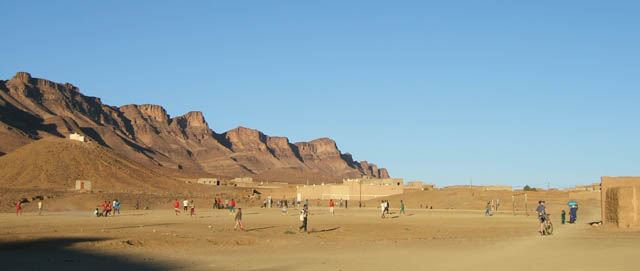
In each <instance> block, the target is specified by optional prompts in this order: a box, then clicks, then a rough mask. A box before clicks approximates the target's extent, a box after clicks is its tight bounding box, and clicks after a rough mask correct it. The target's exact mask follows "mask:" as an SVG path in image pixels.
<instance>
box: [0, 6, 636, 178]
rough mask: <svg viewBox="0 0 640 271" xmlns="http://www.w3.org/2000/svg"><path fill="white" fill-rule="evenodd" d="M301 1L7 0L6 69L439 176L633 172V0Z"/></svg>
mask: <svg viewBox="0 0 640 271" xmlns="http://www.w3.org/2000/svg"><path fill="white" fill-rule="evenodd" d="M228 2H232V3H228ZM238 2H242V3H238ZM302 2H308V1H201V2H198V1H3V2H2V3H0V10H2V14H3V18H2V23H0V26H1V29H2V41H1V42H0V61H1V62H0V63H2V64H1V65H0V78H3V79H8V78H10V77H11V76H13V75H14V74H15V72H17V71H27V72H30V73H32V74H33V76H35V77H42V78H47V79H51V80H54V81H58V82H70V83H73V84H74V85H76V86H78V87H80V90H81V92H83V93H84V94H87V95H91V96H99V97H101V98H102V100H103V102H105V103H107V104H110V105H116V106H119V105H124V104H130V103H137V104H142V103H154V104H160V105H162V106H164V107H165V108H166V109H167V111H168V112H169V114H171V115H172V116H176V115H182V114H184V113H186V112H188V111H192V110H199V111H202V112H204V114H205V117H206V119H207V121H208V122H209V125H210V126H211V127H212V128H213V129H214V130H215V131H216V132H219V133H221V132H224V131H226V130H229V129H232V128H234V127H236V126H239V125H242V126H246V127H250V128H255V129H259V130H261V131H263V132H265V133H266V134H268V135H274V136H288V137H289V139H290V140H291V141H293V142H295V141H308V140H312V139H315V138H319V137H331V138H333V139H335V140H336V141H337V142H338V146H339V148H340V149H341V150H342V151H343V152H351V153H353V154H354V157H355V158H356V159H357V160H368V161H370V162H374V163H377V164H378V165H380V166H384V167H387V168H388V169H389V170H390V173H391V175H392V176H395V177H403V178H405V180H414V179H417V180H423V181H425V182H430V183H436V184H437V185H439V186H443V185H452V184H466V183H468V182H469V178H470V177H473V182H474V184H476V183H477V184H493V183H496V184H513V185H524V184H533V185H537V186H542V185H543V184H546V183H547V182H548V181H550V182H551V185H552V186H556V187H565V186H569V185H574V184H584V183H590V182H593V181H597V180H598V179H599V177H600V176H602V175H613V176H616V175H640V142H639V140H640V127H639V125H638V124H639V122H638V119H639V118H638V117H639V116H640V16H638V14H640V2H639V1H401V2H395V1H321V2H322V3H312V4H311V3H302ZM517 2H520V3H517ZM614 2H615V3H614Z"/></svg>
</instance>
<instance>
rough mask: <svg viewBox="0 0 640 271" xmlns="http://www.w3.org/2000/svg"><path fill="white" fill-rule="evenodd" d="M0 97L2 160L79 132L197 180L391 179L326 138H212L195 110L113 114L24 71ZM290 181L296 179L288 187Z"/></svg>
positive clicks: (233, 133)
mask: <svg viewBox="0 0 640 271" xmlns="http://www.w3.org/2000/svg"><path fill="white" fill-rule="evenodd" d="M0 90H1V91H0V122H2V124H3V125H4V126H6V127H7V128H6V129H16V130H17V131H20V132H18V133H11V137H7V138H10V139H8V140H11V141H12V142H15V144H0V148H3V149H0V152H2V153H6V152H9V151H12V150H13V149H15V148H16V146H17V145H20V144H26V142H30V141H32V140H34V139H36V140H37V139H39V138H42V137H47V136H57V137H65V136H67V135H68V134H69V133H71V132H78V133H81V134H84V135H86V136H87V137H89V138H90V139H91V140H93V141H95V142H97V143H99V144H101V145H103V146H106V147H108V148H111V149H113V150H115V151H117V152H119V153H120V154H122V155H125V156H127V157H129V158H130V159H134V160H136V161H139V162H143V163H146V164H151V165H155V166H161V167H164V168H173V169H180V170H182V171H189V172H196V173H197V172H206V173H209V174H215V175H222V176H247V175H256V176H269V178H280V180H282V181H292V180H293V179H295V180H302V179H305V180H306V179H308V178H306V177H304V175H305V174H307V175H308V176H315V177H314V178H312V179H314V180H322V181H326V180H330V179H331V178H335V180H338V179H339V178H344V177H360V176H362V175H365V176H372V177H388V176H389V174H388V172H387V170H386V169H384V168H380V169H378V167H377V166H376V165H374V164H370V163H368V162H366V161H363V162H357V161H355V160H354V159H353V157H352V155H351V154H349V153H344V154H343V153H342V152H341V151H340V150H339V149H338V147H337V144H336V142H335V141H333V140H331V139H329V138H320V139H316V140H313V141H310V142H298V143H295V144H292V143H291V142H289V139H287V138H286V137H272V136H268V135H265V134H264V133H262V132H260V131H258V130H254V129H249V128H245V127H238V128H235V129H232V130H229V131H227V132H224V133H222V134H218V133H216V132H214V131H213V130H211V129H210V128H209V124H208V123H207V122H206V120H205V117H204V116H203V114H202V113H201V112H198V111H192V112H189V113H187V114H184V115H182V116H177V117H173V118H171V116H169V114H167V112H166V110H165V109H164V108H163V107H161V106H159V105H152V104H143V105H124V106H120V107H113V106H109V105H105V104H103V103H102V102H101V100H100V99H99V98H96V97H88V96H85V95H82V94H81V93H80V91H79V89H78V88H77V87H75V86H73V85H71V84H69V83H65V84H58V83H55V82H51V81H48V80H45V79H39V78H33V77H31V75H30V74H29V73H25V72H19V73H17V74H16V75H15V76H14V77H13V78H12V79H10V80H8V81H0ZM3 146H10V147H3ZM261 173H264V174H262V175H260V174H261ZM278 174H280V175H278ZM290 175H295V178H293V179H292V180H288V179H287V178H288V176H289V177H290ZM318 176H320V177H318Z"/></svg>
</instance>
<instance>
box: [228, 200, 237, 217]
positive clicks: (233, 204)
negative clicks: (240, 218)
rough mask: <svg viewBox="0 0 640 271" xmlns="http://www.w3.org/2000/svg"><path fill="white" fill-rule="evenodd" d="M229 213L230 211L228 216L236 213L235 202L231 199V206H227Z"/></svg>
mask: <svg viewBox="0 0 640 271" xmlns="http://www.w3.org/2000/svg"><path fill="white" fill-rule="evenodd" d="M229 211H231V213H230V215H233V214H235V213H236V201H235V200H234V199H231V206H229Z"/></svg>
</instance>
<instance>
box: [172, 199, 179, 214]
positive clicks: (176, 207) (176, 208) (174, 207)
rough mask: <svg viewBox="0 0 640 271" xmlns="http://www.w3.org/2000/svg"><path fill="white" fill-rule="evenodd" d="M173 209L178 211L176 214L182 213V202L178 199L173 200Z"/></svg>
mask: <svg viewBox="0 0 640 271" xmlns="http://www.w3.org/2000/svg"><path fill="white" fill-rule="evenodd" d="M173 210H175V211H176V215H178V214H179V213H180V202H179V201H178V199H176V201H175V202H173Z"/></svg>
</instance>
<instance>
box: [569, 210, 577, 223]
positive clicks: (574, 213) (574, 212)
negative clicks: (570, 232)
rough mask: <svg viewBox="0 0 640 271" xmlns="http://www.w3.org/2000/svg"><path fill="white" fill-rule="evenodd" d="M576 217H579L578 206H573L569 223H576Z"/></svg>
mask: <svg viewBox="0 0 640 271" xmlns="http://www.w3.org/2000/svg"><path fill="white" fill-rule="evenodd" d="M576 219H578V206H576V205H574V206H571V209H569V223H571V224H573V223H576Z"/></svg>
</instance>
